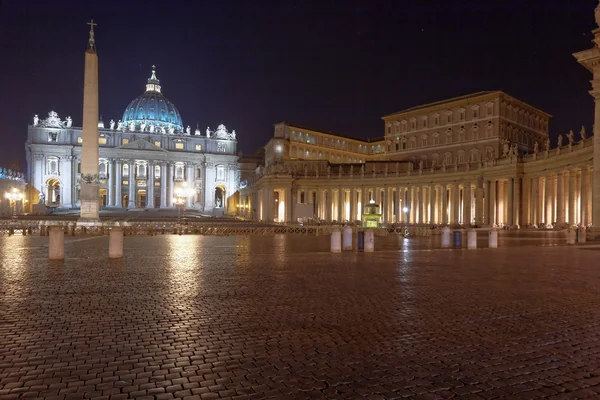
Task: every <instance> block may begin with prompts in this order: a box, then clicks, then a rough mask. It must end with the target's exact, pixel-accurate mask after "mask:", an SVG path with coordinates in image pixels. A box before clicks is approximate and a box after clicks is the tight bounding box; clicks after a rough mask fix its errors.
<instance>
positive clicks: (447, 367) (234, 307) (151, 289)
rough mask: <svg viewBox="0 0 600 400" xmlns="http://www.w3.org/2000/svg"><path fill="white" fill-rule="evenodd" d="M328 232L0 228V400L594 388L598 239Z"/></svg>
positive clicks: (533, 392) (599, 373)
mask: <svg viewBox="0 0 600 400" xmlns="http://www.w3.org/2000/svg"><path fill="white" fill-rule="evenodd" d="M328 240H329V238H328V237H281V236H276V237H255V238H250V237H200V236H159V237H127V238H125V246H126V248H125V258H124V259H122V260H108V259H107V247H108V240H107V238H106V237H99V238H71V237H69V238H67V245H66V256H67V260H66V261H65V262H64V263H63V262H50V261H48V260H47V259H46V257H47V247H44V246H45V245H47V238H42V237H20V236H13V237H1V238H0V256H1V259H0V400H10V399H17V398H29V399H30V398H37V397H39V398H42V397H43V398H47V399H65V400H70V399H82V398H92V399H115V400H118V399H125V398H139V399H150V398H155V399H171V398H184V399H216V398H230V399H263V398H277V399H286V398H290V399H292V398H300V399H305V398H306V399H314V398H332V399H333V398H347V399H353V398H369V399H395V398H405V397H408V398H415V399H417V398H418V399H444V398H460V399H492V398H519V399H520V398H523V399H537V398H546V397H548V398H557V399H559V398H568V399H575V398H583V397H592V398H593V397H597V398H598V397H600V394H599V393H600V354H599V352H600V262H599V260H600V251H598V250H600V249H595V248H593V247H592V246H588V247H587V249H581V248H576V247H566V246H544V247H539V246H530V245H526V246H515V247H511V248H503V249H498V250H492V249H481V250H474V251H468V250H428V248H429V245H428V244H427V242H426V239H411V240H409V241H408V242H403V241H402V239H396V238H387V239H381V238H377V241H378V242H377V247H378V248H380V249H387V250H385V251H380V252H378V253H375V254H356V253H343V254H339V255H332V254H329V253H327V252H326V250H327V248H328ZM407 243H408V244H407ZM528 243H530V242H528ZM398 247H401V250H400V251H398V250H393V249H397V248H398Z"/></svg>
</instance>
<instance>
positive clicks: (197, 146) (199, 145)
mask: <svg viewBox="0 0 600 400" xmlns="http://www.w3.org/2000/svg"><path fill="white" fill-rule="evenodd" d="M196 150H198V151H201V150H202V145H201V144H197V145H196ZM279 150H280V151H281V147H280V148H279Z"/></svg>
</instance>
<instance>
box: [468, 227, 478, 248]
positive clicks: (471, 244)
mask: <svg viewBox="0 0 600 400" xmlns="http://www.w3.org/2000/svg"><path fill="white" fill-rule="evenodd" d="M467 248H468V249H469V250H474V249H476V248H477V231H476V230H475V229H471V230H469V233H468V234H467Z"/></svg>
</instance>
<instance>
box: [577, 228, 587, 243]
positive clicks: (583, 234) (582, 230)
mask: <svg viewBox="0 0 600 400" xmlns="http://www.w3.org/2000/svg"><path fill="white" fill-rule="evenodd" d="M586 235H587V232H586V230H585V226H582V227H581V228H579V241H578V242H577V243H585V242H586V241H587V237H586Z"/></svg>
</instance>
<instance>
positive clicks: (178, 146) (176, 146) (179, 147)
mask: <svg viewBox="0 0 600 400" xmlns="http://www.w3.org/2000/svg"><path fill="white" fill-rule="evenodd" d="M175 148H176V149H179V150H182V149H183V143H182V142H177V143H175Z"/></svg>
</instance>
